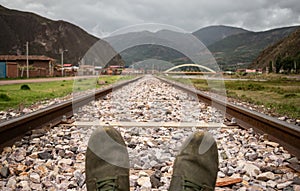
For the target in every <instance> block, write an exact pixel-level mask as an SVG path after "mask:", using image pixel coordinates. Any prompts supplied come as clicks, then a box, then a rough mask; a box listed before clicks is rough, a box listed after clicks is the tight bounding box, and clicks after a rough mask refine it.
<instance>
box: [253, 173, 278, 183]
mask: <svg viewBox="0 0 300 191" xmlns="http://www.w3.org/2000/svg"><path fill="white" fill-rule="evenodd" d="M256 178H257V179H258V180H263V181H266V180H274V179H275V175H274V173H272V172H264V173H261V174H259V175H258V176H257V177H256Z"/></svg>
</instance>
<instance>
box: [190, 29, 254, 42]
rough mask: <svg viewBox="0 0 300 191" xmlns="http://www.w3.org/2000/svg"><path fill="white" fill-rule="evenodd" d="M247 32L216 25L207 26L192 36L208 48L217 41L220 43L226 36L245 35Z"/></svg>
mask: <svg viewBox="0 0 300 191" xmlns="http://www.w3.org/2000/svg"><path fill="white" fill-rule="evenodd" d="M247 32H249V31H247V30H245V29H242V28H237V27H230V26H224V25H217V26H209V27H204V28H201V29H199V30H197V31H195V32H193V33H192V34H193V35H194V36H196V37H197V38H198V39H199V40H201V42H202V43H203V44H204V45H206V46H209V45H211V44H213V43H215V42H217V41H220V40H222V39H224V38H226V37H228V36H231V35H236V34H242V33H247Z"/></svg>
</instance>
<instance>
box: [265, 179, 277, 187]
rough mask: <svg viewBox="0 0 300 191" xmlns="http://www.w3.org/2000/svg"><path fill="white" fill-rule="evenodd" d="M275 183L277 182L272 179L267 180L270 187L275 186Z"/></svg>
mask: <svg viewBox="0 0 300 191" xmlns="http://www.w3.org/2000/svg"><path fill="white" fill-rule="evenodd" d="M276 185H277V182H275V181H273V180H268V182H267V186H269V187H271V188H275V187H276Z"/></svg>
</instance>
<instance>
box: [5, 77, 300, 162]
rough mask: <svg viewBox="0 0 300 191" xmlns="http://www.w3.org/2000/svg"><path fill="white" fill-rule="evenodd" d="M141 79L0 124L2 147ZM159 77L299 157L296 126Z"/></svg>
mask: <svg viewBox="0 0 300 191" xmlns="http://www.w3.org/2000/svg"><path fill="white" fill-rule="evenodd" d="M138 79H139V78H136V79H133V80H130V81H126V82H123V83H120V84H118V85H115V86H111V87H108V88H105V89H102V90H98V91H96V92H95V93H91V94H88V95H85V96H81V97H78V98H76V99H74V100H70V101H66V102H63V103H61V104H58V105H55V106H51V107H49V108H46V109H42V110H40V111H37V112H33V113H31V114H29V115H25V116H22V117H19V118H16V119H13V120H10V121H6V122H3V123H1V124H0V149H1V150H2V148H3V147H5V146H8V145H11V144H13V143H14V142H15V141H16V140H18V139H20V138H21V137H22V136H24V134H26V132H29V131H31V130H33V129H38V128H42V127H47V126H48V127H52V126H55V125H57V124H58V123H60V122H61V121H62V119H63V117H62V116H65V117H66V118H69V117H71V116H72V115H73V111H74V110H76V109H78V108H79V107H81V106H83V105H86V104H87V103H89V102H90V101H92V100H94V99H98V98H101V97H103V96H105V95H107V94H108V93H110V92H111V91H112V90H113V89H117V88H120V87H122V86H125V85H127V84H129V83H131V82H134V81H136V80H138ZM159 79H160V80H162V81H164V82H165V83H169V84H171V85H173V86H174V87H176V88H179V89H181V90H183V91H186V92H189V93H191V94H194V95H197V97H198V98H199V100H201V101H203V102H205V103H207V104H209V105H210V104H212V103H213V106H214V107H216V108H217V109H223V108H224V107H226V117H227V118H228V119H231V118H235V119H236V122H237V124H238V125H239V126H240V127H242V128H246V129H247V128H253V129H254V130H256V131H257V132H259V133H265V134H268V136H269V138H270V139H273V140H274V141H276V142H278V143H280V144H281V145H282V146H283V147H285V148H286V149H287V150H288V151H289V152H290V153H292V154H294V155H295V156H296V157H298V158H300V147H299V145H300V130H299V128H298V127H297V126H294V125H291V124H287V123H285V122H282V121H279V120H277V119H274V118H272V117H269V116H267V115H263V114H260V113H257V112H254V111H250V110H247V109H245V108H242V107H239V106H236V105H233V104H230V103H227V102H225V101H222V100H219V99H216V98H212V97H210V96H208V95H207V94H204V93H202V92H200V91H197V90H194V89H191V88H189V87H186V86H184V85H182V84H178V83H175V82H173V81H170V80H167V79H164V78H161V77H159Z"/></svg>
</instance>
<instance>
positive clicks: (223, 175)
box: [218, 171, 226, 178]
mask: <svg viewBox="0 0 300 191" xmlns="http://www.w3.org/2000/svg"><path fill="white" fill-rule="evenodd" d="M225 176H226V175H225V174H224V173H223V172H221V171H219V172H218V177H219V178H224V177H225Z"/></svg>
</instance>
